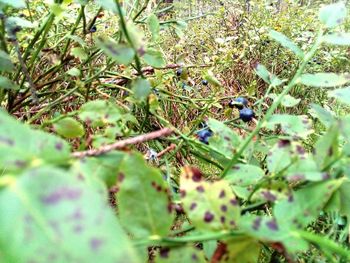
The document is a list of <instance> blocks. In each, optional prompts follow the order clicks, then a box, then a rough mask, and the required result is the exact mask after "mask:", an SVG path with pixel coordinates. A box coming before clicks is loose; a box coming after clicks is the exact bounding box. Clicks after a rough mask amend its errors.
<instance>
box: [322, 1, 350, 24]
mask: <svg viewBox="0 0 350 263" xmlns="http://www.w3.org/2000/svg"><path fill="white" fill-rule="evenodd" d="M346 15H347V10H346V7H345V4H344V3H343V2H339V3H335V4H331V5H326V6H324V7H322V8H321V9H320V12H319V15H318V17H319V19H320V21H321V22H322V23H323V24H324V25H325V26H326V27H328V28H333V27H336V26H339V25H340V24H342V23H343V22H344V20H345V18H346Z"/></svg>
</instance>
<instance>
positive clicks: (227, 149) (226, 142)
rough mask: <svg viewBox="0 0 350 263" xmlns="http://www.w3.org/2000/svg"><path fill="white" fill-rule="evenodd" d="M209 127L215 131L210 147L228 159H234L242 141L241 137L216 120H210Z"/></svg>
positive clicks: (210, 140) (210, 139)
mask: <svg viewBox="0 0 350 263" xmlns="http://www.w3.org/2000/svg"><path fill="white" fill-rule="evenodd" d="M208 126H209V128H210V129H211V130H212V131H213V136H212V137H210V138H209V147H211V148H213V149H215V150H216V151H218V152H220V153H222V154H223V155H224V156H225V157H226V158H232V156H233V154H234V152H235V149H236V148H237V147H238V146H239V144H240V141H241V139H240V138H239V136H238V135H237V134H236V133H235V132H234V131H233V130H232V129H230V128H229V127H227V126H226V125H225V124H223V123H222V122H219V121H217V120H215V119H209V121H208Z"/></svg>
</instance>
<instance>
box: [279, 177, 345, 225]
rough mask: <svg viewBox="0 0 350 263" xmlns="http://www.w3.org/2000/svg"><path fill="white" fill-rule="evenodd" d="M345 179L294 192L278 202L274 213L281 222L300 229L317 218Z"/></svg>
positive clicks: (314, 185)
mask: <svg viewBox="0 0 350 263" xmlns="http://www.w3.org/2000/svg"><path fill="white" fill-rule="evenodd" d="M342 182H343V180H341V179H339V180H329V181H325V182H319V183H315V184H313V185H309V186H308V187H304V188H302V189H300V190H298V191H295V192H293V194H292V196H290V197H288V198H286V199H285V200H282V201H280V202H278V203H276V205H275V207H274V215H275V217H276V220H277V222H278V223H279V224H285V225H289V227H290V228H295V229H300V228H304V227H305V226H307V225H308V224H309V223H311V222H312V221H313V220H315V219H316V218H317V217H318V215H319V213H320V212H321V211H322V210H323V208H324V207H325V205H326V204H327V202H328V201H329V200H330V199H331V197H332V195H333V193H334V192H335V191H337V189H338V188H339V187H340V186H341V184H342Z"/></svg>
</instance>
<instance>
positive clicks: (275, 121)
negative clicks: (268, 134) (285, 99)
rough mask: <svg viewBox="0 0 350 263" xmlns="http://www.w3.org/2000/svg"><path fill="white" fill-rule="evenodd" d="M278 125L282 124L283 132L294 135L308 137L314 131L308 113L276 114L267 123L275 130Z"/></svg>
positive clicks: (267, 125)
mask: <svg viewBox="0 0 350 263" xmlns="http://www.w3.org/2000/svg"><path fill="white" fill-rule="evenodd" d="M276 125H280V126H281V130H282V132H283V133H285V134H288V135H290V136H293V137H300V138H306V137H307V136H309V135H310V134H312V133H313V132H314V131H313V129H312V122H311V121H310V120H309V119H308V118H307V116H306V115H301V116H296V115H288V114H274V115H272V116H271V118H270V119H269V120H268V122H267V123H266V127H267V128H268V129H270V130H273V129H274V127H275V126H276Z"/></svg>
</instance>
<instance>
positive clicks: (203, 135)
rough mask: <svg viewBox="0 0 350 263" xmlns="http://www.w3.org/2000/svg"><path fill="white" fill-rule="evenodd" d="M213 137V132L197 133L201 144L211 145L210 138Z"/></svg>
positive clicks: (206, 130) (202, 131)
mask: <svg viewBox="0 0 350 263" xmlns="http://www.w3.org/2000/svg"><path fill="white" fill-rule="evenodd" d="M212 135H213V132H212V131H211V130H208V129H205V130H201V131H199V132H197V137H198V139H199V141H200V142H202V143H205V144H209V138H210V137H211V136H212Z"/></svg>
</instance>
